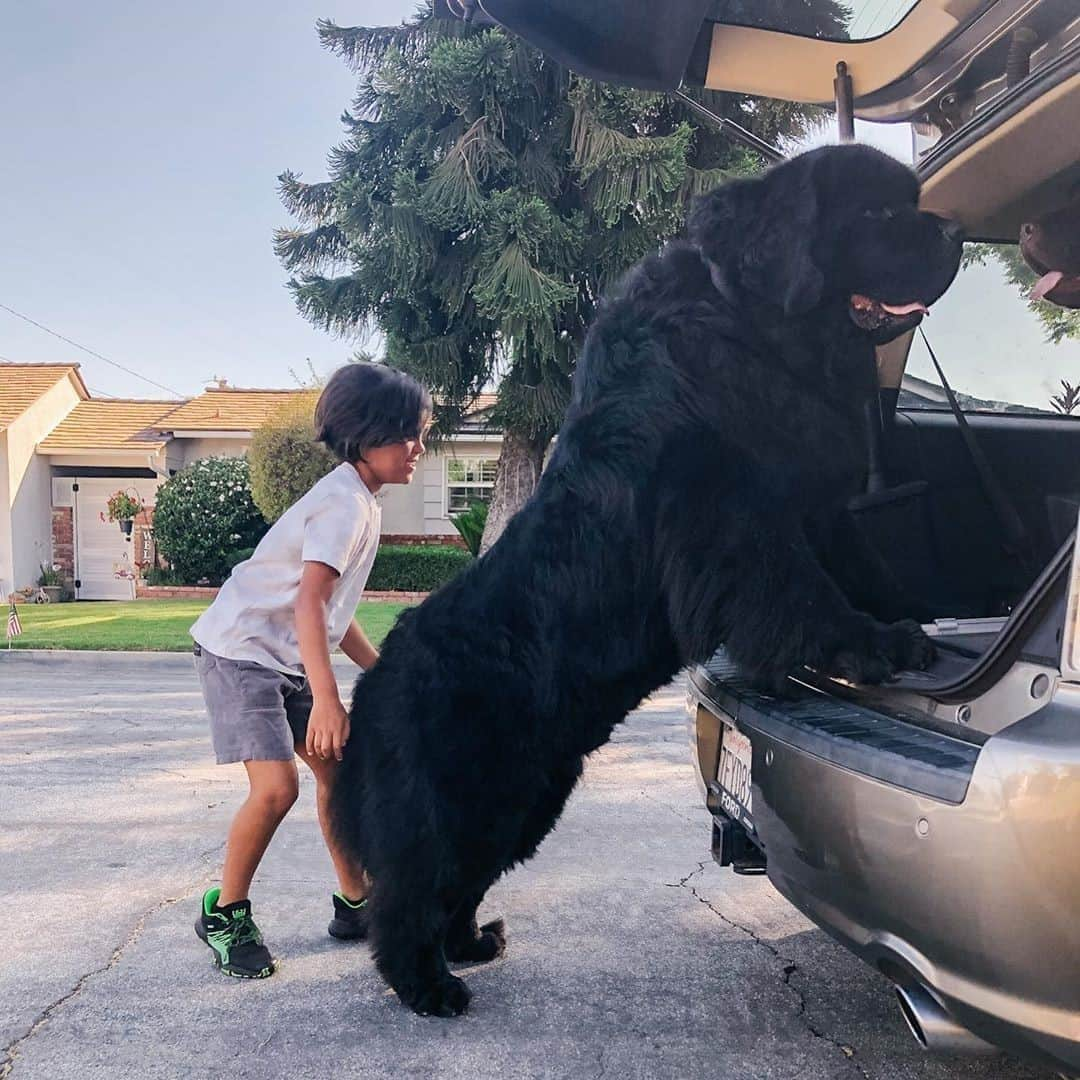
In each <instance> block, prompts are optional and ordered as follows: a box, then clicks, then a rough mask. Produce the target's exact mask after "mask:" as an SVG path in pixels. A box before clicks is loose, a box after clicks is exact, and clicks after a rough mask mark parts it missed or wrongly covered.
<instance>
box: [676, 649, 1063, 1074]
mask: <svg viewBox="0 0 1080 1080" xmlns="http://www.w3.org/2000/svg"><path fill="white" fill-rule="evenodd" d="M691 685H692V688H693V689H692V695H693V697H694V698H695V699H696V701H697V702H698V709H697V714H698V715H697V722H696V732H695V741H696V746H697V754H698V762H699V766H700V767H701V768H702V770H703V772H704V773H706V774H707V772H708V769H709V767H710V760H711V757H710V755H711V753H712V750H711V747H712V745H713V743H714V742H715V741H716V736H715V732H714V731H713V730H712V729H714V728H715V727H716V725H718V723H719V721H718V719H717V717H718V716H725V718H726V719H728V720H729V721H730V720H732V719H734V720H735V722H736V723H737V725H738V727H739V728H740V729H741V730H742V731H743V732H744V733H745V734H746V735H748V736H749V738H750V740H751V743H752V746H753V769H752V774H753V821H754V825H755V827H756V831H757V837H758V839H759V840H760V842H761V844H762V845H763V847H764V849H765V851H766V854H767V859H768V874H769V877H770V879H771V880H772V882H773V883H774V885H775V886H776V887H777V889H779V891H780V892H781V893H783V894H784V895H785V896H786V897H787V898H788V899H789V900H791V901H792V903H794V904H795V905H796V906H797V907H799V908H800V909H801V910H802V911H804V912H805V913H806V914H807V915H808V916H809V917H810V918H811V919H813V920H814V921H815V922H816V923H817V924H818V925H820V926H821V927H823V928H824V929H825V930H827V931H828V932H829V933H831V934H832V935H834V936H835V937H836V938H837V939H839V940H840V941H841V942H843V944H845V945H846V946H847V947H848V948H850V949H852V950H853V951H854V952H856V953H857V954H858V955H859V956H861V957H862V958H863V959H864V960H866V961H867V962H868V963H870V964H873V965H874V966H875V967H877V968H878V969H879V970H881V971H882V972H884V973H885V974H886V975H888V976H889V977H890V978H892V979H893V980H894V981H896V982H897V983H900V984H905V983H906V984H909V985H910V984H915V985H917V986H920V987H922V988H925V989H927V990H929V991H930V993H931V994H932V995H933V996H934V997H936V998H937V999H938V1001H939V1002H940V1003H941V1005H943V1006H944V1007H945V1009H946V1011H947V1012H948V1013H949V1014H950V1015H951V1016H952V1018H953V1019H954V1020H956V1021H957V1022H958V1023H959V1024H961V1025H963V1026H964V1027H966V1028H968V1029H969V1030H970V1031H972V1032H974V1033H975V1034H976V1035H978V1036H980V1037H981V1038H983V1039H985V1040H987V1041H989V1042H992V1043H995V1044H997V1045H1000V1046H1002V1047H1004V1048H1006V1049H1008V1050H1010V1051H1013V1052H1015V1053H1018V1054H1022V1055H1024V1056H1027V1057H1029V1058H1034V1059H1038V1060H1041V1061H1043V1062H1046V1063H1053V1064H1055V1065H1057V1066H1058V1067H1061V1066H1062V1065H1065V1066H1066V1067H1068V1068H1070V1069H1080V691H1078V690H1074V689H1072V688H1071V687H1062V688H1059V690H1058V692H1057V693H1056V694H1055V695H1054V697H1053V700H1052V701H1051V703H1050V704H1049V705H1047V706H1046V707H1045V708H1043V709H1041V710H1040V711H1039V712H1037V713H1035V714H1033V715H1031V716H1029V717H1027V718H1026V719H1024V720H1021V721H1019V722H1017V723H1016V724H1013V725H1012V726H1011V727H1009V728H1008V729H1006V730H1004V731H1002V732H1000V733H999V734H998V735H995V736H993V737H992V738H990V739H988V740H986V741H985V742H984V744H983V745H981V746H979V745H974V747H973V752H971V753H968V752H967V751H965V750H964V748H963V747H960V748H953V749H950V748H949V746H948V745H947V744H943V748H942V752H941V754H940V755H937V756H935V753H934V752H932V751H933V747H932V746H931V745H930V744H929V743H927V742H926V740H925V739H923V735H924V734H925V731H923V732H919V731H915V732H911V731H905V730H901V728H907V727H909V726H910V727H912V728H915V727H917V725H908V724H906V723H905V721H904V720H902V719H901V720H899V721H898V720H897V718H896V717H895V716H893V717H886V716H884V715H883V714H880V713H875V714H873V716H872V717H870V722H868V723H867V724H864V725H863V726H862V727H863V728H864V729H865V730H867V731H871V732H874V731H875V730H876V727H877V726H878V720H877V718H878V717H880V718H881V726H882V729H883V736H882V732H877V734H878V736H879V737H878V744H879V745H878V749H877V751H876V753H869V754H867V755H866V757H865V760H871V759H873V758H874V757H877V758H882V757H884V756H887V755H888V753H890V752H895V751H897V749H899V751H900V752H901V754H906V753H908V752H909V750H910V748H911V747H914V751H913V752H914V756H915V758H916V759H917V761H916V764H917V766H918V767H917V768H916V767H908V766H905V765H903V764H897V763H893V764H891V765H890V764H889V763H888V762H886V763H885V765H884V766H883V765H882V764H881V762H880V761H879V762H878V764H877V765H875V767H874V769H873V770H867V769H864V768H862V765H861V763H862V761H863V760H864V759H863V758H861V757H860V753H861V751H860V750H859V748H858V747H853V746H851V745H846V746H845V745H839V743H844V742H846V743H848V744H850V743H851V742H852V739H851V738H850V733H851V732H852V731H859V730H861V729H860V727H859V724H858V723H857V720H858V717H855V719H854V720H852V719H851V717H850V716H848V717H847V719H845V718H843V717H842V718H840V719H839V720H835V721H833V722H831V723H830V724H827V725H825V728H828V730H824V729H823V728H822V725H820V724H819V725H818V726H817V728H815V729H814V730H813V731H812V732H811V733H810V734H811V735H812V736H813V737H812V738H811V737H809V736H808V734H807V723H806V717H807V715H808V710H811V711H812V710H813V709H814V708H815V707H816V706H815V702H816V701H817V700H818V699H814V700H812V701H810V702H803V703H802V705H801V706H797V705H789V703H782V702H776V701H774V700H773V699H768V698H762V697H761V696H760V695H757V696H756V697H755V695H754V694H753V692H752V691H747V690H746V689H745V688H740V687H739V686H738V685H737V684H736V685H733V684H732V683H731V681H725V680H724V679H723V678H721V679H717V678H716V677H715V672H714V673H713V675H712V676H710V674H709V671H708V669H707V668H705V669H699V671H698V672H695V673H694V675H693V676H692V680H691ZM831 701H832V699H830V698H829V697H828V696H827V695H824V696H822V697H821V699H820V705H821V708H819V709H818V712H819V713H827V712H828V706H829V704H830V702H831ZM844 707H845V708H846V709H848V710H849V711H850V710H851V709H852V708H855V709H857V706H855V707H853V706H851V705H850V703H844ZM788 710H790V711H791V712H792V714H793V717H794V719H793V720H792V722H791V723H790V724H789V725H786V726H785V721H784V716H785V712H786V711H788ZM897 723H899V724H900V725H901V728H897V729H895V730H894V729H893V728H891V727H890V725H894V724H897ZM811 726H812V725H811ZM930 734H931V735H933V734H934V733H932V732H931V733H930ZM908 736H911V739H912V740H913V741H911V742H910V744H908V743H906V742H905V740H906V739H907V738H908ZM815 739H816V740H817V741H816V742H815V741H814V740H815ZM830 740H832V741H833V742H838V745H834V746H831V747H830V745H829V742H830ZM920 740H922V742H921V743H920ZM856 741H857V740H856ZM951 741H952V740H947V742H951ZM954 750H955V752H954ZM965 754H966V757H965ZM935 762H936V766H939V767H940V768H941V769H942V770H943V775H942V776H941V777H939V778H937V779H935V777H934V776H933V775H932V772H933V769H934V767H936V766H935ZM928 770H929V771H928ZM871 771H873V772H876V773H877V775H871V774H870V772H871ZM965 771H966V777H960V773H963V772H965ZM883 773H888V774H889V776H888V777H887V778H883V775H882V774H883ZM713 775H715V773H714V774H713ZM961 779H963V783H961V782H960V780H961ZM905 785H906V786H905ZM913 788H915V789H918V790H913ZM929 792H933V793H932V794H931V793H929Z"/></svg>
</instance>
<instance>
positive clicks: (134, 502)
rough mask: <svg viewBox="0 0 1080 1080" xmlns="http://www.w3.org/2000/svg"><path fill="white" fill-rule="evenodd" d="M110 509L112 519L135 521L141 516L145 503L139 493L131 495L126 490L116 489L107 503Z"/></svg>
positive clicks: (110, 518)
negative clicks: (140, 512)
mask: <svg viewBox="0 0 1080 1080" xmlns="http://www.w3.org/2000/svg"><path fill="white" fill-rule="evenodd" d="M106 506H108V509H109V520H110V521H133V520H134V519H135V518H136V517H138V516H139V511H140V510H142V508H143V504H142V501H141V500H140V499H139V497H138V496H137V495H129V494H128V493H127V492H126V491H114V492H113V493H112V494H111V495H110V496H109V501H108V503H106Z"/></svg>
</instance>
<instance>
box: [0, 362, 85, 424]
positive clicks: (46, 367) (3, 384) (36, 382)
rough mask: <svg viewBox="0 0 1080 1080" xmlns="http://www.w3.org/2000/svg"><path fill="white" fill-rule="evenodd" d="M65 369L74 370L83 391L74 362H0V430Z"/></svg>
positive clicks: (11, 421)
mask: <svg viewBox="0 0 1080 1080" xmlns="http://www.w3.org/2000/svg"><path fill="white" fill-rule="evenodd" d="M69 372H70V373H73V374H74V377H75V382H76V384H77V385H78V386H79V388H80V392H81V393H83V394H86V388H85V386H84V385H83V381H82V379H81V378H80V377H79V365H78V364H11V363H0V431H3V430H4V428H6V427H7V426H8V425H9V424H11V423H13V422H14V421H15V420H17V419H18V417H19V416H20V415H21V414H22V413H24V412H25V411H26V410H27V409H29V408H30V406H31V405H33V404H34V402H35V401H37V399H38V398H39V397H41V395H42V394H44V393H46V392H47V391H49V390H51V389H52V388H53V387H54V386H55V385H56V384H57V383H58V382H59V381H60V380H61V379H62V378H64V376H65V375H67V374H68V373H69Z"/></svg>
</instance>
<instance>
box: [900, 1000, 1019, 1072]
mask: <svg viewBox="0 0 1080 1080" xmlns="http://www.w3.org/2000/svg"><path fill="white" fill-rule="evenodd" d="M896 997H897V1000H898V1001H899V1002H900V1012H901V1014H902V1015H903V1017H904V1020H905V1021H906V1022H907V1026H908V1028H909V1029H910V1030H911V1034H912V1035H914V1036H915V1039H916V1041H917V1042H918V1043H919V1045H920V1046H921V1047H922V1048H923V1049H924V1050H926V1051H928V1052H929V1053H932V1054H967V1055H969V1056H974V1055H982V1054H998V1053H1000V1052H1001V1051H1000V1050H999V1049H998V1048H997V1047H996V1046H993V1045H991V1044H990V1043H988V1042H985V1041H984V1040H982V1039H980V1038H979V1037H978V1035H973V1034H972V1033H971V1032H970V1031H968V1029H967V1028H966V1027H961V1025H960V1024H958V1023H957V1022H956V1021H955V1020H954V1019H953V1018H952V1017H951V1016H950V1015H949V1014H948V1013H947V1012H946V1011H945V1010H944V1009H943V1008H942V1007H941V1005H940V1004H939V1003H938V1000H937V998H935V997H934V996H933V995H931V994H930V992H929V991H928V990H926V989H924V988H923V987H922V986H919V985H909V986H897V987H896Z"/></svg>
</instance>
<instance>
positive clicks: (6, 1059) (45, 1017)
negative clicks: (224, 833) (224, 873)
mask: <svg viewBox="0 0 1080 1080" xmlns="http://www.w3.org/2000/svg"><path fill="white" fill-rule="evenodd" d="M224 846H225V841H222V843H220V844H218V845H217V846H216V847H214V848H211V849H210V850H209V851H207V852H203V853H201V854H200V856H199V858H200V859H202V861H204V862H205V861H206V859H207V858H208V856H209V855H211V854H212V853H213V852H215V851H220V850H221V848H222V847H224ZM212 877H213V875H211V874H203V875H202V876H201V877H200V878H199V879H198V880H197V881H196V882H195V883H194V884H193V885H191V886H189V887H188V888H187V889H185V890H184V891H183V892H182V893H180V894H179V895H178V896H167V897H165V899H164V900H159V901H158V902H157V903H156V904H154V905H153V906H152V907H149V908H147V909H146V911H144V912H143V913H142V914H141V915H140V916H139V917H138V919H137V920H136V921H135V925H134V926H133V927H132V928H131V932H130V933H129V934H128V936H127V937H126V938H125V939H124V940H123V941H122V942H121V943H120V944H119V945H117V946H116V948H115V949H113V951H112V955H111V956H110V957H109V959H108V960H107V961H106V962H105V963H104V964H102V965H101V966H100V967H96V968H94V969H93V970H92V971H87V972H85V973H84V974H82V975H80V976H79V978H78V979H77V980H76V981H75V985H74V986H72V987H71V989H70V990H68V991H67V992H66V993H65V994H62V995H61V996H60V997H58V998H57V999H56V1000H55V1001H52V1002H50V1003H49V1004H48V1005H46V1006H45V1008H44V1009H42V1010H41V1012H39V1013H38V1014H37V1016H36V1017H35V1018H34V1020H33V1022H32V1023H31V1024H30V1026H29V1027H28V1028H27V1029H26V1030H25V1031H24V1032H23V1033H22V1034H21V1035H18V1036H16V1037H15V1038H14V1039H12V1040H11V1042H9V1043H8V1044H7V1046H5V1047H3V1048H0V1080H8V1077H9V1076H10V1075H11V1072H12V1070H13V1069H14V1068H15V1063H16V1061H17V1060H18V1057H19V1053H20V1051H21V1049H22V1046H23V1044H24V1043H25V1042H26V1041H27V1040H29V1039H32V1038H33V1037H34V1036H35V1035H36V1034H37V1033H38V1032H39V1031H40V1030H41V1029H42V1028H43V1027H44V1026H45V1025H46V1024H47V1023H48V1022H49V1021H50V1020H51V1019H52V1017H53V1015H54V1014H55V1013H56V1012H57V1011H58V1010H59V1009H61V1008H62V1007H63V1006H64V1005H66V1004H67V1003H68V1002H69V1001H71V1000H72V999H73V998H76V997H78V996H79V994H81V993H82V991H83V988H84V987H85V986H86V984H87V983H88V982H89V981H90V980H91V979H93V978H95V977H96V976H98V975H104V974H105V972H106V971H110V970H111V969H112V968H114V967H116V965H117V964H118V963H120V959H121V957H122V956H123V955H124V953H125V952H126V951H127V950H128V949H129V948H131V946H132V945H134V944H135V942H136V941H138V940H139V938H140V937H141V936H142V932H143V930H144V929H145V928H146V924H147V922H149V920H150V919H151V918H153V916H154V915H156V914H157V913H158V912H159V911H164V910H165V908H167V907H172V905H173V904H179V903H180V902H181V901H182V900H187V899H188V898H189V897H190V896H191V895H192V894H193V893H195V892H198V891H199V890H200V889H202V888H203V887H204V886H205V885H206V884H207V883H208V882H209V881H210V880H212Z"/></svg>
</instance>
